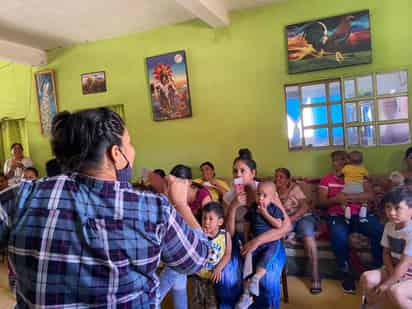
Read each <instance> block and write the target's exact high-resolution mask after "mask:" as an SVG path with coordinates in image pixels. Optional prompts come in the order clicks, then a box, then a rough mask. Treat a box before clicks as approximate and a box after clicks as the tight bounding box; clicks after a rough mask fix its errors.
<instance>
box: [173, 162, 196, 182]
mask: <svg viewBox="0 0 412 309" xmlns="http://www.w3.org/2000/svg"><path fill="white" fill-rule="evenodd" d="M170 175H173V176H175V177H177V178H181V179H192V178H193V177H192V170H191V168H190V167H188V166H186V165H183V164H178V165H176V166H175V167H173V168H172V170H171V171H170Z"/></svg>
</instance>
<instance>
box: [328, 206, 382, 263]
mask: <svg viewBox="0 0 412 309" xmlns="http://www.w3.org/2000/svg"><path fill="white" fill-rule="evenodd" d="M367 219H368V220H367V222H360V221H359V216H357V215H356V216H352V218H351V220H350V222H349V224H347V223H346V222H345V217H344V216H343V215H339V216H329V219H328V229H329V238H330V242H331V246H332V250H333V253H334V254H335V256H336V262H337V264H338V267H339V269H340V270H342V271H347V270H348V265H349V234H351V233H353V232H358V233H361V234H363V235H365V236H366V237H368V238H369V240H370V243H371V249H372V256H373V263H374V265H373V266H374V268H379V267H381V265H382V247H381V245H380V241H381V238H382V233H383V227H384V226H383V224H382V223H381V222H380V221H379V218H378V217H377V216H375V215H374V214H368V216H367Z"/></svg>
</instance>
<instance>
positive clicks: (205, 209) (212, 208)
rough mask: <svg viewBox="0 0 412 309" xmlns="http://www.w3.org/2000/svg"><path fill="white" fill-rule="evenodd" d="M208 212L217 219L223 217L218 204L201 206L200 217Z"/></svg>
mask: <svg viewBox="0 0 412 309" xmlns="http://www.w3.org/2000/svg"><path fill="white" fill-rule="evenodd" d="M208 212H214V213H215V214H216V216H217V217H218V218H219V219H220V218H223V217H224V216H225V214H224V210H223V207H222V205H221V204H220V203H218V202H209V203H207V204H206V205H205V206H203V208H202V215H203V214H204V213H208Z"/></svg>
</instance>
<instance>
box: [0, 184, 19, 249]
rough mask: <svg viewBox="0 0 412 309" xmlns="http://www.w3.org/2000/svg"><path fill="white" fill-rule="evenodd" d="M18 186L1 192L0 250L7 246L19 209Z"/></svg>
mask: <svg viewBox="0 0 412 309" xmlns="http://www.w3.org/2000/svg"><path fill="white" fill-rule="evenodd" d="M18 190H19V186H18V185H14V186H11V187H9V188H7V189H5V190H3V191H1V192H0V248H4V247H6V246H7V243H8V240H9V234H10V229H11V225H12V223H13V219H14V213H15V211H16V208H17V193H18Z"/></svg>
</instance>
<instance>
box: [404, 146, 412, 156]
mask: <svg viewBox="0 0 412 309" xmlns="http://www.w3.org/2000/svg"><path fill="white" fill-rule="evenodd" d="M411 153H412V146H411V147H409V148H408V149H406V151H405V159H407V158H408V157H409V155H410V154H411Z"/></svg>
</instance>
